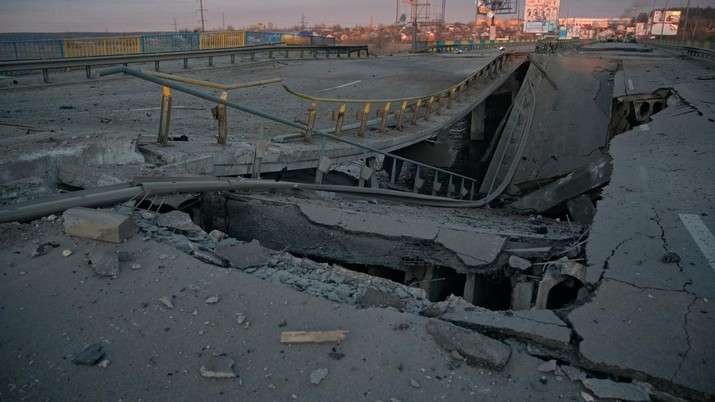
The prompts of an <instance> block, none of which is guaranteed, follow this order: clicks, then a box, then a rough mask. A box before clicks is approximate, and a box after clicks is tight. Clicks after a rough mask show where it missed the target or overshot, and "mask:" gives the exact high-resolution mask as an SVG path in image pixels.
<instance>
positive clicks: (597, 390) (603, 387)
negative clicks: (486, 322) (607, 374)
mask: <svg viewBox="0 0 715 402" xmlns="http://www.w3.org/2000/svg"><path fill="white" fill-rule="evenodd" d="M581 382H582V383H583V386H584V387H586V389H588V390H589V391H591V392H592V393H593V394H594V395H595V396H596V397H597V398H598V399H609V400H610V399H614V400H619V401H628V402H648V401H650V395H649V394H648V391H646V390H645V389H644V388H643V387H641V386H639V385H636V384H630V383H622V382H615V381H611V380H600V379H598V378H587V379H584V380H582V381H581Z"/></svg>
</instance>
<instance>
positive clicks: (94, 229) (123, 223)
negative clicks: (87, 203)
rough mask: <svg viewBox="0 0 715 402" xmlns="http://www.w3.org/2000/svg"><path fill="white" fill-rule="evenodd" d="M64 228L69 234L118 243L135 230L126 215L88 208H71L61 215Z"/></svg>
mask: <svg viewBox="0 0 715 402" xmlns="http://www.w3.org/2000/svg"><path fill="white" fill-rule="evenodd" d="M62 217H63V218H64V230H65V233H67V234H68V235H70V236H76V237H82V238H86V239H92V240H100V241H106V242H111V243H120V242H121V241H122V240H124V239H128V238H130V237H131V236H132V235H133V234H134V231H135V227H134V222H133V221H132V219H131V217H129V216H127V215H122V214H118V213H116V212H111V211H103V210H97V209H90V208H71V209H68V210H67V211H65V213H64V214H63V215H62Z"/></svg>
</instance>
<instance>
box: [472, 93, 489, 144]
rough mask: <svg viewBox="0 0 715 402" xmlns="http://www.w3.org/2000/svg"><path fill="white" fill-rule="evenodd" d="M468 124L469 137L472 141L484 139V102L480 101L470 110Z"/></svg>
mask: <svg viewBox="0 0 715 402" xmlns="http://www.w3.org/2000/svg"><path fill="white" fill-rule="evenodd" d="M469 116H470V119H469V120H470V124H469V139H470V140H472V141H484V139H485V138H484V131H485V127H484V119H485V117H486V103H485V102H482V103H480V104H479V105H477V107H475V108H474V110H472V113H470V114H469Z"/></svg>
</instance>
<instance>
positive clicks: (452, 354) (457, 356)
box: [449, 350, 464, 361]
mask: <svg viewBox="0 0 715 402" xmlns="http://www.w3.org/2000/svg"><path fill="white" fill-rule="evenodd" d="M449 357H451V358H452V359H454V360H459V361H463V360H464V356H462V354H461V353H459V352H458V351H456V350H453V351H451V352H449Z"/></svg>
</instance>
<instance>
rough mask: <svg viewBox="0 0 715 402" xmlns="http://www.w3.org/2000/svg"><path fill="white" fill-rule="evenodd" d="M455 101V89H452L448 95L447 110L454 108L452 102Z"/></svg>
mask: <svg viewBox="0 0 715 402" xmlns="http://www.w3.org/2000/svg"><path fill="white" fill-rule="evenodd" d="M453 99H454V88H451V89H450V90H449V93H448V94H447V109H451V108H452V100H453Z"/></svg>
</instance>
